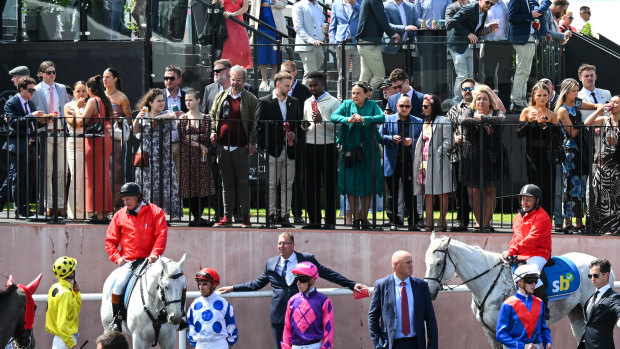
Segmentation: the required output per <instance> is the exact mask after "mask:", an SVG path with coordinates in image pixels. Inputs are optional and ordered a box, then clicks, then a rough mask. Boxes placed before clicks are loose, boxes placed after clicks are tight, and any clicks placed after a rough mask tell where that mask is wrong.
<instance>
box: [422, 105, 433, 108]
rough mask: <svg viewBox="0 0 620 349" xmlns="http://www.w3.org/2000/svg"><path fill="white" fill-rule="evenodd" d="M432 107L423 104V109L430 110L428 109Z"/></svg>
mask: <svg viewBox="0 0 620 349" xmlns="http://www.w3.org/2000/svg"><path fill="white" fill-rule="evenodd" d="M430 107H431V106H430V105H428V104H422V109H428V108H430Z"/></svg>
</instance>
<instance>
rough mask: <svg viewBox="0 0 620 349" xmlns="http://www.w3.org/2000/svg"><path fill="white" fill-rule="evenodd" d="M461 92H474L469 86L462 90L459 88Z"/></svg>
mask: <svg viewBox="0 0 620 349" xmlns="http://www.w3.org/2000/svg"><path fill="white" fill-rule="evenodd" d="M461 90H463V92H467V91H470V92H471V91H473V90H474V87H473V86H471V87H463V88H461Z"/></svg>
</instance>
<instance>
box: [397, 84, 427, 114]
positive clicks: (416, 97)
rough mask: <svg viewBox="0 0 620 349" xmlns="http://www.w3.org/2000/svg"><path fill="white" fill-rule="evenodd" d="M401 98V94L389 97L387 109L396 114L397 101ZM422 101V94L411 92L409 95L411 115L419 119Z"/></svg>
mask: <svg viewBox="0 0 620 349" xmlns="http://www.w3.org/2000/svg"><path fill="white" fill-rule="evenodd" d="M412 88H413V87H412ZM400 97H401V93H400V92H398V93H395V94H393V95H391V96H390V98H389V99H388V107H390V109H392V110H393V111H394V112H396V111H397V110H398V109H397V108H396V104H397V103H398V99H399V98H400ZM423 99H424V94H423V93H420V92H418V91H416V90H415V89H414V90H413V93H412V94H411V111H410V112H409V113H411V115H413V116H417V117H420V116H422V100H423Z"/></svg>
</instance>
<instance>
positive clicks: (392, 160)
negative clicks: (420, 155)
mask: <svg viewBox="0 0 620 349" xmlns="http://www.w3.org/2000/svg"><path fill="white" fill-rule="evenodd" d="M398 120H399V118H398V114H392V115H386V116H385V123H384V124H382V125H381V127H380V128H379V134H380V135H381V143H382V144H383V175H384V176H386V177H390V176H392V175H393V174H394V167H395V166H396V156H397V155H398V144H396V143H394V142H392V136H394V135H398V134H399V133H398ZM409 122H410V124H409V137H411V138H413V144H411V146H409V152H410V153H411V158H412V159H413V157H414V153H415V145H416V144H417V143H418V138H419V137H420V133H422V123H423V120H422V119H420V118H419V117H417V116H413V115H409Z"/></svg>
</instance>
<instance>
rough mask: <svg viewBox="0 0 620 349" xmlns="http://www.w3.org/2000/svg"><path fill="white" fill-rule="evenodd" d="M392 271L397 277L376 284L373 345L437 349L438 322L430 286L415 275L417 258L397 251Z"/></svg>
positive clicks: (382, 348) (370, 325)
mask: <svg viewBox="0 0 620 349" xmlns="http://www.w3.org/2000/svg"><path fill="white" fill-rule="evenodd" d="M392 269H393V270H394V273H393V274H390V275H388V276H386V277H384V278H382V279H379V280H377V282H375V290H374V292H373V294H372V301H371V302H370V309H369V310H368V330H369V331H370V337H371V338H372V343H373V344H374V346H375V348H377V349H410V348H418V349H421V348H429V349H437V347H438V341H439V338H438V331H437V322H436V320H435V310H434V309H433V303H432V301H431V294H430V292H429V290H428V284H427V283H426V282H425V281H424V280H422V279H419V278H417V277H414V276H412V275H413V259H412V258H411V255H410V254H409V253H408V252H407V251H396V252H394V254H393V255H392ZM427 337H428V338H427ZM427 339H428V341H427Z"/></svg>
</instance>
